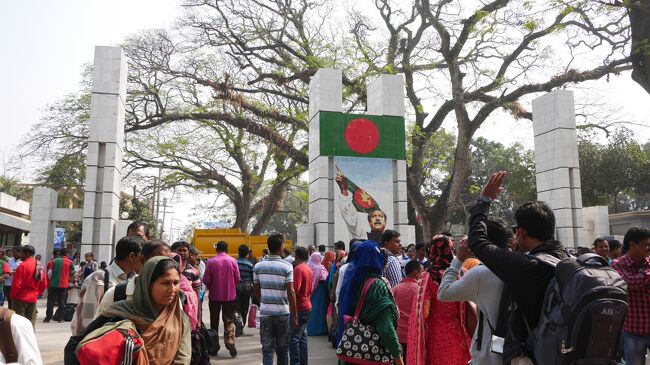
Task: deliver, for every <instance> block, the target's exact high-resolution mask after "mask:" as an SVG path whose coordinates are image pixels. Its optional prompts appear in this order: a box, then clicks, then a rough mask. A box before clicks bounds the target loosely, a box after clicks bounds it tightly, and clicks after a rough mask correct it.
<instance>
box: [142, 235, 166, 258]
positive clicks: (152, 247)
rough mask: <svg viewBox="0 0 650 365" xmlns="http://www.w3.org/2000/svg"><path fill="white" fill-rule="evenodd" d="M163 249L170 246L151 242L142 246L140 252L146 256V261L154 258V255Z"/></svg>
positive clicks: (158, 241)
mask: <svg viewBox="0 0 650 365" xmlns="http://www.w3.org/2000/svg"><path fill="white" fill-rule="evenodd" d="M161 247H167V248H169V245H168V244H167V242H165V241H161V240H151V241H148V242H147V243H145V244H144V245H143V246H142V250H141V251H140V254H141V255H142V256H144V258H145V260H149V259H150V258H152V257H153V253H154V252H155V251H156V250H158V249H159V248H161Z"/></svg>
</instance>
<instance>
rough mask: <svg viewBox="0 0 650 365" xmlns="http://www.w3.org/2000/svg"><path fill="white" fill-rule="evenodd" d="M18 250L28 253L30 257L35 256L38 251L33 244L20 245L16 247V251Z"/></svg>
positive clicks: (24, 253)
mask: <svg viewBox="0 0 650 365" xmlns="http://www.w3.org/2000/svg"><path fill="white" fill-rule="evenodd" d="M18 250H20V252H21V253H22V254H23V255H27V256H29V257H32V256H34V254H35V253H36V249H35V248H34V246H32V245H25V246H22V247H19V248H18V249H16V251H18Z"/></svg>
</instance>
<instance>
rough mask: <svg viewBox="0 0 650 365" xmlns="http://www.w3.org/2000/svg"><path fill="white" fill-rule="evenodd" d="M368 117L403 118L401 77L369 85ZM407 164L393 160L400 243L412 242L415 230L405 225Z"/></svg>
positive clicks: (380, 79) (395, 216)
mask: <svg viewBox="0 0 650 365" xmlns="http://www.w3.org/2000/svg"><path fill="white" fill-rule="evenodd" d="M367 95H368V97H367V99H368V114H372V115H387V116H395V117H400V118H401V117H404V77H403V76H402V75H379V76H378V77H377V78H376V79H375V80H373V81H372V82H371V83H370V84H368V90H367ZM407 209H408V200H407V191H406V161H404V160H394V161H393V217H389V219H392V220H393V227H394V229H395V230H396V231H398V232H400V234H401V235H402V237H401V238H402V242H404V243H407V244H408V243H415V227H414V226H409V225H408V211H407Z"/></svg>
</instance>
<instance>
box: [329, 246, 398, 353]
mask: <svg viewBox="0 0 650 365" xmlns="http://www.w3.org/2000/svg"><path fill="white" fill-rule="evenodd" d="M385 264H386V257H385V256H384V255H383V254H382V253H381V251H380V250H379V246H378V245H377V243H376V242H374V241H365V242H363V243H362V244H361V245H360V246H359V247H358V248H357V251H356V253H355V255H354V257H353V259H352V262H351V263H350V266H349V268H348V269H347V270H346V272H345V276H344V278H343V286H342V289H341V300H340V306H341V314H340V317H339V328H341V329H342V330H341V331H338V333H337V335H338V341H337V343H338V347H337V350H336V353H337V357H338V358H339V364H367V365H370V364H397V365H403V364H404V362H403V361H402V349H401V347H400V344H399V341H398V339H397V330H396V326H397V316H398V314H397V306H396V305H395V300H394V299H393V295H392V294H391V291H390V288H389V286H388V284H386V282H385V281H384V280H383V278H382V277H381V272H382V270H383V268H384V265H385Z"/></svg>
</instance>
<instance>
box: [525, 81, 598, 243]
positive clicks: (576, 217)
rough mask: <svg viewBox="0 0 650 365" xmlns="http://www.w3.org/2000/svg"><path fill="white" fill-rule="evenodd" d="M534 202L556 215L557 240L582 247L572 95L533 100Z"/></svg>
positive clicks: (559, 93)
mask: <svg viewBox="0 0 650 365" xmlns="http://www.w3.org/2000/svg"><path fill="white" fill-rule="evenodd" d="M533 131H534V134H535V170H536V181H537V199H538V200H542V201H544V202H546V203H547V204H548V205H549V206H550V207H551V208H552V209H553V212H554V213H555V230H556V238H557V239H558V240H560V241H561V242H562V243H563V244H564V245H565V246H566V247H578V246H583V245H584V244H585V242H583V238H582V237H583V227H582V224H583V222H582V194H581V190H580V166H579V163H578V142H577V135H576V121H575V107H574V101H573V92H571V91H567V90H555V91H552V92H550V93H548V94H546V95H544V96H541V97H539V98H537V99H535V100H533Z"/></svg>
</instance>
